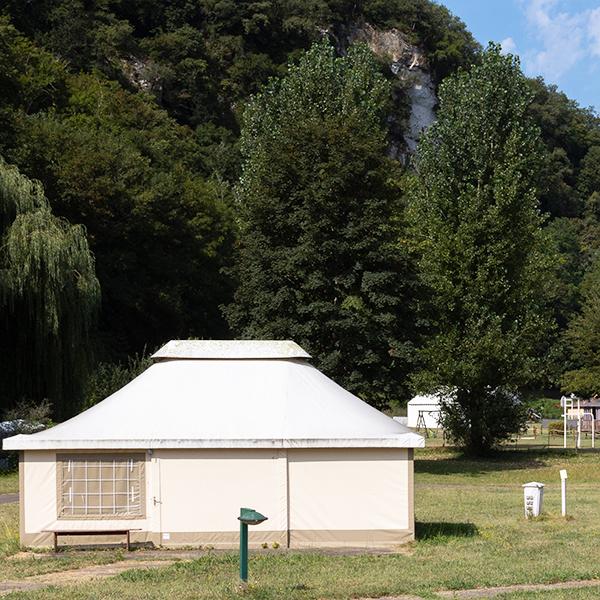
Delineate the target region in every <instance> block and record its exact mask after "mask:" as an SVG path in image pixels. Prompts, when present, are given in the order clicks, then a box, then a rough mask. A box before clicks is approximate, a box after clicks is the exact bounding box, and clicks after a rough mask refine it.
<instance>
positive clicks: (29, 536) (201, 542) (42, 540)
mask: <svg viewBox="0 0 600 600" xmlns="http://www.w3.org/2000/svg"><path fill="white" fill-rule="evenodd" d="M168 536H169V537H168V539H164V534H160V533H155V532H150V531H132V532H131V543H132V544H140V545H148V546H152V547H160V546H163V547H177V546H196V547H202V546H211V547H214V548H220V549H229V548H237V546H238V544H239V532H237V531H213V532H210V531H207V532H181V531H178V532H172V533H169V534H168ZM63 537H64V541H65V545H82V546H85V545H90V546H104V545H109V544H110V545H112V544H116V543H118V542H120V541H121V540H120V539H118V538H117V539H115V536H114V535H90V536H89V537H86V536H77V537H73V538H72V539H71V538H70V537H69V536H68V535H65V536H63ZM414 539H415V535H414V531H412V530H408V529H349V530H343V529H331V530H327V529H316V530H292V531H290V532H289V535H288V532H287V531H260V530H256V529H254V530H252V531H251V532H250V539H249V546H250V547H251V548H260V547H261V546H262V545H263V544H267V545H268V546H269V547H272V546H273V544H278V545H279V546H281V547H283V548H286V547H290V548H342V547H346V548H389V547H392V546H397V545H401V544H405V543H407V542H410V541H412V540H414ZM288 540H289V546H288ZM21 544H22V545H23V546H26V547H52V545H53V536H52V533H47V532H39V533H22V535H21Z"/></svg>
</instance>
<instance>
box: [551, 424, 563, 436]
mask: <svg viewBox="0 0 600 600" xmlns="http://www.w3.org/2000/svg"><path fill="white" fill-rule="evenodd" d="M563 428H564V423H563V422H562V421H550V423H548V433H549V434H550V435H562V434H563V430H564V429H563Z"/></svg>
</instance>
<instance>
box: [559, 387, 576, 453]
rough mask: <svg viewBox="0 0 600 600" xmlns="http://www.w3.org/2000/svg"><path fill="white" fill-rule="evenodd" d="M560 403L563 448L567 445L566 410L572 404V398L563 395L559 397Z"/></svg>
mask: <svg viewBox="0 0 600 600" xmlns="http://www.w3.org/2000/svg"><path fill="white" fill-rule="evenodd" d="M560 405H561V406H562V408H563V414H562V417H563V448H566V447H567V412H568V409H569V408H570V407H572V406H573V400H572V399H570V398H567V397H566V396H563V397H562V398H561V399H560Z"/></svg>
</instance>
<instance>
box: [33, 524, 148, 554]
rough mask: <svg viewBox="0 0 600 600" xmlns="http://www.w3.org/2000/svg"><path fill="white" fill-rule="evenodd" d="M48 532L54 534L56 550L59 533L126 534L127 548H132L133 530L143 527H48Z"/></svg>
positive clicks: (55, 550) (87, 534) (56, 549)
mask: <svg viewBox="0 0 600 600" xmlns="http://www.w3.org/2000/svg"><path fill="white" fill-rule="evenodd" d="M44 531H45V532H47V533H52V534H53V535H54V552H58V536H59V535H86V536H91V535H126V536H127V550H131V532H132V531H141V529H94V530H89V529H86V530H77V531H72V530H67V529H59V530H56V529H46V530H44Z"/></svg>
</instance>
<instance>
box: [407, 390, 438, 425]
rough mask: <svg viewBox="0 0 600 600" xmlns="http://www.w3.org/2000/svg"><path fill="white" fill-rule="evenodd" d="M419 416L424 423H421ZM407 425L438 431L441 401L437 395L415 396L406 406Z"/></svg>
mask: <svg viewBox="0 0 600 600" xmlns="http://www.w3.org/2000/svg"><path fill="white" fill-rule="evenodd" d="M419 415H421V417H422V422H421V423H419ZM406 416H407V417H408V421H407V425H408V426H409V427H412V428H413V429H414V428H417V427H419V426H421V427H422V426H425V427H427V429H437V428H439V427H440V423H439V418H440V399H439V396H436V395H435V394H428V395H423V396H415V397H414V398H412V399H411V400H409V401H408V403H407V405H406Z"/></svg>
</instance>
